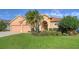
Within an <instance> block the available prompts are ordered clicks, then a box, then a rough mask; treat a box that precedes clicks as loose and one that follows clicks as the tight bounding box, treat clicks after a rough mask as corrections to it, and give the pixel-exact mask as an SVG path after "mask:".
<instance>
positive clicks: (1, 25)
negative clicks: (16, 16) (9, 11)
mask: <svg viewBox="0 0 79 59" xmlns="http://www.w3.org/2000/svg"><path fill="white" fill-rule="evenodd" d="M6 27H7V25H6V24H5V23H4V21H3V20H0V31H3V30H5V28H6Z"/></svg>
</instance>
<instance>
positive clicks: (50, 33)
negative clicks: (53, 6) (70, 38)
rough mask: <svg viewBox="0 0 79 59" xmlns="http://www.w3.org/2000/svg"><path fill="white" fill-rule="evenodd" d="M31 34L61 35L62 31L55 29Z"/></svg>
mask: <svg viewBox="0 0 79 59" xmlns="http://www.w3.org/2000/svg"><path fill="white" fill-rule="evenodd" d="M32 35H35V36H48V35H52V36H61V35H62V33H61V32H57V31H47V32H39V33H37V32H32Z"/></svg>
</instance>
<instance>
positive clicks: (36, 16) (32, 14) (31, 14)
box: [25, 10, 43, 32]
mask: <svg viewBox="0 0 79 59" xmlns="http://www.w3.org/2000/svg"><path fill="white" fill-rule="evenodd" d="M25 18H26V20H27V22H28V23H30V24H31V31H34V30H35V31H36V32H39V24H40V21H41V20H42V18H43V17H42V16H41V15H40V13H39V12H38V11H37V10H30V11H28V12H27V13H26V14H25ZM34 28H35V29H34Z"/></svg>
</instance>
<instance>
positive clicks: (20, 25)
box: [10, 15, 61, 32]
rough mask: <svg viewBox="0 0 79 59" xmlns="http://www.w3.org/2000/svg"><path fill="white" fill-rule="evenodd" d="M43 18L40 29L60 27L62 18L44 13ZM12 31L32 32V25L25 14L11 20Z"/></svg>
mask: <svg viewBox="0 0 79 59" xmlns="http://www.w3.org/2000/svg"><path fill="white" fill-rule="evenodd" d="M43 18H44V19H43V20H42V21H41V24H40V27H39V29H40V31H44V30H45V28H46V27H47V28H48V30H49V29H50V28H51V29H53V28H58V25H57V24H58V22H59V21H60V20H61V19H60V18H55V17H51V18H50V17H49V16H48V15H43ZM10 31H11V32H30V31H31V25H30V24H28V23H27V21H26V20H25V17H24V16H17V17H15V18H14V19H13V20H11V21H10Z"/></svg>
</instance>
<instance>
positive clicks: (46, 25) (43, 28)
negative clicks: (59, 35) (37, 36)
mask: <svg viewBox="0 0 79 59" xmlns="http://www.w3.org/2000/svg"><path fill="white" fill-rule="evenodd" d="M45 30H48V23H47V21H43V22H42V31H45Z"/></svg>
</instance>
